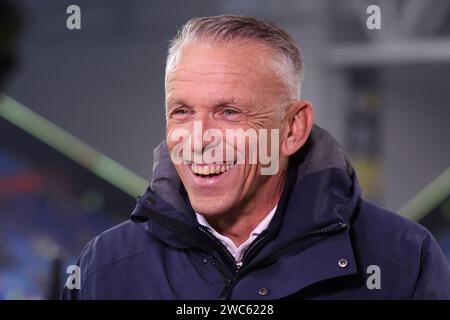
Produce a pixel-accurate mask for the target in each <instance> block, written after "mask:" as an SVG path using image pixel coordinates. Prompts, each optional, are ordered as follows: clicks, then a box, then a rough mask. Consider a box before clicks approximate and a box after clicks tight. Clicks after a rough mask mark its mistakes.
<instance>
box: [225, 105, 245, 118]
mask: <svg viewBox="0 0 450 320" xmlns="http://www.w3.org/2000/svg"><path fill="white" fill-rule="evenodd" d="M220 114H221V115H222V116H223V117H224V118H225V119H228V120H238V119H239V118H240V117H241V114H242V112H241V111H240V110H239V109H236V108H231V107H226V108H223V109H222V110H221V112H220Z"/></svg>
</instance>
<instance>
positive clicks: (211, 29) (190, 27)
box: [166, 15, 304, 97]
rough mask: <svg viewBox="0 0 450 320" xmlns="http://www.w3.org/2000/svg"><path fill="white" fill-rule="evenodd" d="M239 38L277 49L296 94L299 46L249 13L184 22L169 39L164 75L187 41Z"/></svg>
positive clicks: (300, 77)
mask: <svg viewBox="0 0 450 320" xmlns="http://www.w3.org/2000/svg"><path fill="white" fill-rule="evenodd" d="M240 39H248V40H254V41H257V42H259V43H263V44H266V45H267V46H268V47H269V48H271V49H274V50H275V52H278V53H279V54H280V57H281V58H282V61H284V62H285V64H287V67H288V73H289V75H290V76H288V82H289V83H288V85H289V86H292V87H293V88H294V90H296V94H297V96H298V97H300V94H301V86H302V82H303V74H304V67H303V55H302V52H301V49H300V47H299V45H298V44H297V43H296V41H295V40H294V39H293V38H292V37H291V36H290V35H289V33H287V32H286V31H285V30H283V29H281V28H280V27H278V26H276V25H275V24H274V23H273V22H270V21H267V20H264V19H261V18H256V17H249V16H239V15H220V16H211V17H202V18H195V19H191V20H189V21H188V22H186V23H185V24H184V25H183V26H182V27H181V28H180V29H179V31H178V33H177V35H176V36H175V38H174V39H173V40H172V41H171V42H170V45H169V51H168V56H167V61H166V78H167V75H168V73H169V72H170V71H171V70H172V68H173V67H174V66H175V65H176V63H177V61H178V58H179V55H180V52H181V49H182V48H183V47H184V46H186V45H187V44H189V43H192V42H194V41H196V40H207V41H212V42H218V43H226V42H229V41H232V40H240ZM283 78H285V76H284V77H283Z"/></svg>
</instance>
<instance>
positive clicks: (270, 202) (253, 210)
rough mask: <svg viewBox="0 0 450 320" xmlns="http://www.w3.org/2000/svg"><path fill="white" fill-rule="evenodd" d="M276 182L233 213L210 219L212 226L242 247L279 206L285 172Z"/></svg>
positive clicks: (267, 184)
mask: <svg viewBox="0 0 450 320" xmlns="http://www.w3.org/2000/svg"><path fill="white" fill-rule="evenodd" d="M271 178H278V179H276V180H275V181H270V178H269V179H268V181H266V183H265V184H264V185H263V186H261V188H260V189H258V190H257V192H255V195H254V197H252V199H251V200H250V201H248V202H247V203H245V204H244V205H242V204H239V206H237V207H235V208H233V209H232V210H231V211H229V212H227V213H225V214H222V215H220V216H216V217H208V218H207V220H208V222H209V223H210V224H211V226H212V227H213V228H214V229H215V230H216V231H217V232H218V233H220V234H222V235H223V236H226V237H228V238H230V239H231V240H232V241H233V242H234V244H235V245H236V246H238V247H239V246H240V245H241V244H242V243H244V242H245V241H246V240H247V239H248V238H249V237H250V234H251V232H252V231H253V230H254V229H255V228H256V227H257V226H258V224H259V223H260V222H261V221H262V220H264V218H265V217H267V215H268V214H269V213H270V212H271V211H272V209H273V208H274V207H275V206H276V205H277V204H278V201H279V200H280V198H281V193H282V191H283V186H284V182H285V180H286V172H283V173H281V174H280V176H278V177H275V176H273V177H271Z"/></svg>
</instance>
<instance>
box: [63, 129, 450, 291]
mask: <svg viewBox="0 0 450 320" xmlns="http://www.w3.org/2000/svg"><path fill="white" fill-rule="evenodd" d="M224 192H226V190H224ZM78 264H79V266H80V270H81V288H80V289H71V290H70V289H68V288H67V287H65V288H64V289H63V293H62V298H64V299H260V300H267V299H282V298H287V299H450V269H449V266H448V263H447V261H446V259H445V257H444V256H443V254H442V251H441V249H440V248H439V246H438V245H437V243H436V241H435V240H434V238H433V237H432V235H431V234H430V233H429V232H428V231H427V230H426V229H425V228H423V227H422V226H420V225H418V224H417V223H415V222H412V221H409V220H407V219H405V218H402V217H400V216H398V215H396V214H393V213H391V212H388V211H386V210H383V209H380V208H378V207H376V206H374V205H372V204H370V203H368V202H366V201H365V200H363V199H362V198H361V191H360V188H359V186H358V182H357V180H356V177H355V173H354V171H353V169H352V167H351V165H350V164H349V163H348V161H347V160H346V157H345V155H344V153H343V152H342V151H341V149H340V148H339V147H338V145H337V143H336V141H335V140H334V139H333V138H332V137H331V136H330V135H329V134H328V133H327V132H326V131H325V130H323V129H320V128H319V127H317V126H316V127H315V128H314V130H313V132H312V134H311V136H310V138H309V139H308V142H307V144H306V145H305V146H304V147H303V148H302V149H301V150H300V151H299V152H298V153H297V154H296V155H294V156H293V157H291V159H290V166H289V173H288V178H287V181H286V184H285V187H284V191H283V194H282V197H281V200H280V203H279V205H278V208H277V211H276V213H275V216H274V218H273V219H272V221H271V223H270V225H269V228H268V229H267V230H266V231H265V232H263V233H262V234H260V235H259V236H258V238H257V239H256V240H255V241H254V243H253V244H252V245H251V247H250V248H249V249H248V251H247V252H246V254H245V257H244V262H243V266H242V268H239V269H238V268H236V265H235V263H234V260H232V258H231V257H230V254H229V253H228V252H227V251H226V249H225V248H224V247H223V246H222V245H221V244H220V242H218V241H217V240H216V239H215V238H214V237H213V236H212V235H211V234H210V233H209V232H208V231H207V230H205V229H204V228H202V227H201V226H200V225H199V224H198V222H197V220H196V218H195V215H194V212H193V210H192V207H191V206H190V204H189V200H188V198H187V195H186V192H185V190H184V188H183V186H182V184H181V182H180V179H179V178H178V175H177V173H176V171H175V169H174V167H173V165H172V163H171V161H170V158H169V155H168V152H167V149H166V147H165V143H162V144H161V145H160V146H159V147H158V148H157V149H155V165H154V168H153V177H152V182H151V184H150V187H149V189H148V190H147V192H146V193H145V194H144V195H143V196H142V197H140V198H139V199H138V204H137V206H136V208H135V209H134V211H133V213H132V215H131V219H130V221H126V222H124V223H122V224H120V225H118V226H116V227H114V228H112V229H110V230H107V231H105V232H103V233H102V234H100V235H99V236H98V237H96V238H95V239H93V240H92V241H90V242H89V243H88V244H87V245H86V247H85V248H84V249H83V252H82V254H81V258H80V260H79V263H78Z"/></svg>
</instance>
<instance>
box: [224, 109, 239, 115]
mask: <svg viewBox="0 0 450 320" xmlns="http://www.w3.org/2000/svg"><path fill="white" fill-rule="evenodd" d="M238 113H239V112H237V110H234V109H225V110H224V111H223V114H224V115H226V116H232V115H235V114H238Z"/></svg>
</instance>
